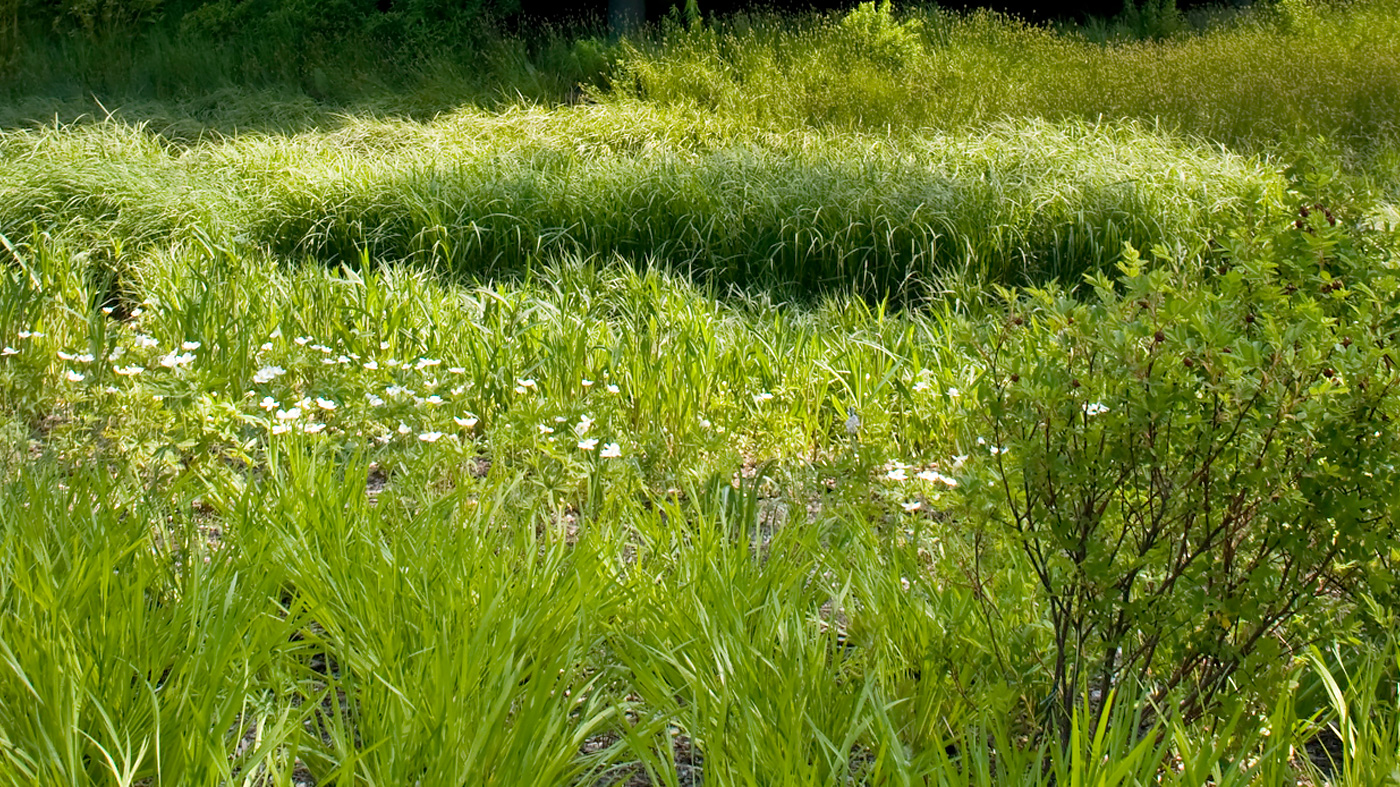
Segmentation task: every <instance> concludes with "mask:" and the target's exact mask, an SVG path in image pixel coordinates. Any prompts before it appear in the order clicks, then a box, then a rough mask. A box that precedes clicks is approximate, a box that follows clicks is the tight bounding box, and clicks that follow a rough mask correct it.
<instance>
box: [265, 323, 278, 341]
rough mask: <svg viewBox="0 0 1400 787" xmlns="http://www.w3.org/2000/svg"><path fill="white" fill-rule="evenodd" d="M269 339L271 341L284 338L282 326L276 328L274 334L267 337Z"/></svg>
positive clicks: (273, 330)
mask: <svg viewBox="0 0 1400 787" xmlns="http://www.w3.org/2000/svg"><path fill="white" fill-rule="evenodd" d="M267 338H269V339H280V338H282V326H280V325H279V326H277V327H276V328H273V329H272V333H269V334H268V335H267Z"/></svg>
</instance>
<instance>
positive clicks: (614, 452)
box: [598, 443, 622, 459]
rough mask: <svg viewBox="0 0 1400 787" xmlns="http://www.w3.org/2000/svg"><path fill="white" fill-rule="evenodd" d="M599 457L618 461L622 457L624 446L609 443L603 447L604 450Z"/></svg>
mask: <svg viewBox="0 0 1400 787" xmlns="http://www.w3.org/2000/svg"><path fill="white" fill-rule="evenodd" d="M598 456H601V457H603V458H604V459H617V458H619V457H621V456H622V446H620V445H618V444H617V443H607V444H606V445H604V446H603V450H602V451H601V452H600V453H599V454H598Z"/></svg>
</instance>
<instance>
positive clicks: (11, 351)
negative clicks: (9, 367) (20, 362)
mask: <svg viewBox="0 0 1400 787" xmlns="http://www.w3.org/2000/svg"><path fill="white" fill-rule="evenodd" d="M0 355H19V350H16V349H15V348H13V347H11V346H10V345H8V344H7V345H5V349H3V350H0Z"/></svg>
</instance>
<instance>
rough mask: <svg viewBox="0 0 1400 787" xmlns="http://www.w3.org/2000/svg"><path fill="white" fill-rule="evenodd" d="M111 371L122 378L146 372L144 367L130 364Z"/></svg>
mask: <svg viewBox="0 0 1400 787" xmlns="http://www.w3.org/2000/svg"><path fill="white" fill-rule="evenodd" d="M112 371H114V372H116V373H117V374H120V375H121V376H122V377H131V376H133V375H137V374H140V373H142V372H144V371H146V367H144V366H137V365H135V364H132V365H131V366H117V367H113V369H112Z"/></svg>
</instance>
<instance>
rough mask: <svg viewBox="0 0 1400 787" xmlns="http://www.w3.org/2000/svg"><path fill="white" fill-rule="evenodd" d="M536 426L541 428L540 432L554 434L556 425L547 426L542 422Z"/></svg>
mask: <svg viewBox="0 0 1400 787" xmlns="http://www.w3.org/2000/svg"><path fill="white" fill-rule="evenodd" d="M536 428H537V429H539V430H540V434H554V427H552V426H546V425H544V424H540V425H539V426H537V427H536Z"/></svg>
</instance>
